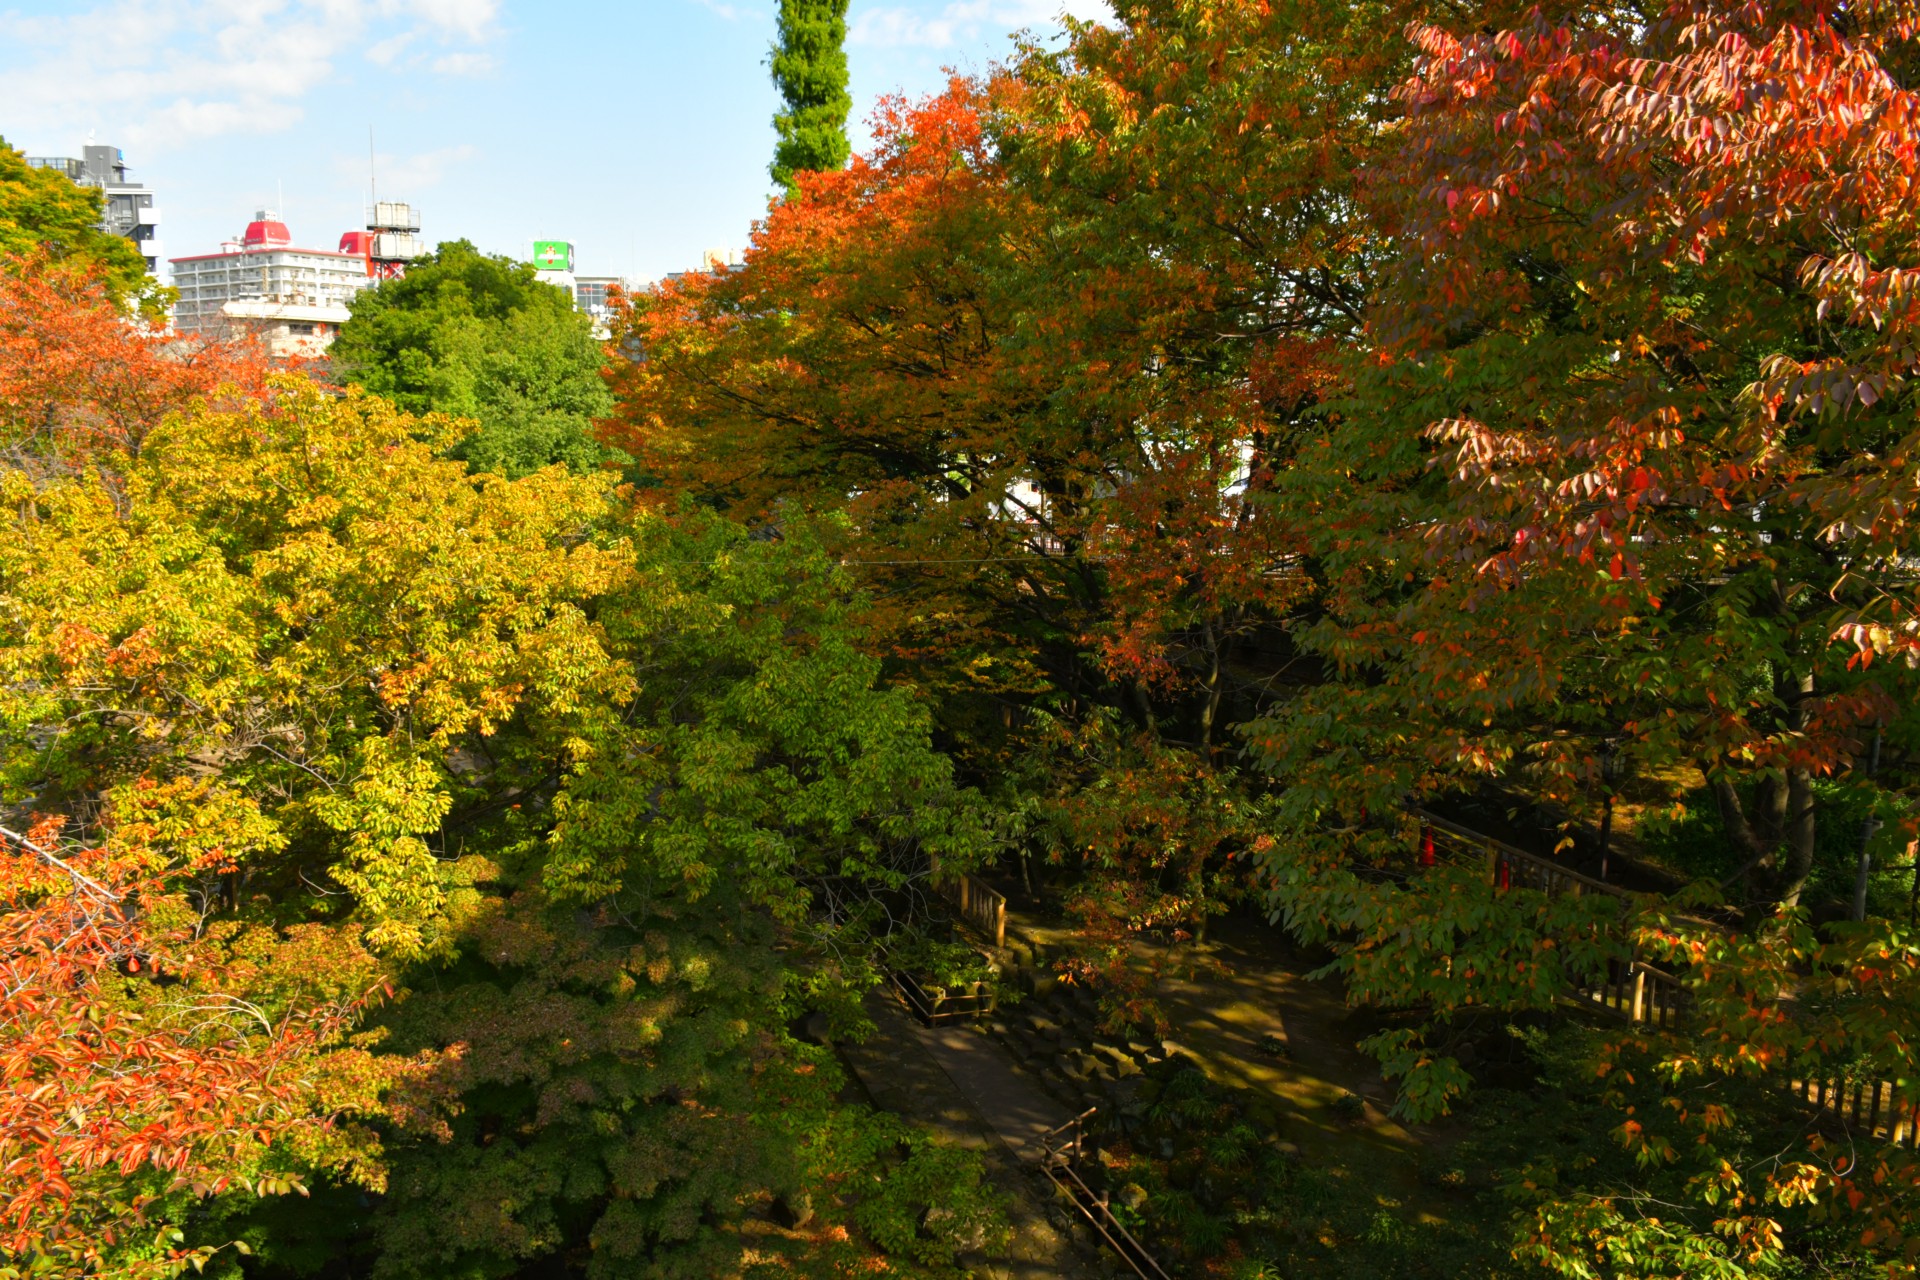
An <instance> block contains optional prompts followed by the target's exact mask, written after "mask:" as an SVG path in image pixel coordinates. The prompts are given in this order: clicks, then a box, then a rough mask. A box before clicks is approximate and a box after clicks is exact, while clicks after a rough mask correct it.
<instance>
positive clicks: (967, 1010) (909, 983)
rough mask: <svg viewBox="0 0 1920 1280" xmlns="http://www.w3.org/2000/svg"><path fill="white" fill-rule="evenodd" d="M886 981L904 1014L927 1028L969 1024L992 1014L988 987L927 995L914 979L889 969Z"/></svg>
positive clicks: (972, 985)
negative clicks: (903, 1009) (891, 985)
mask: <svg viewBox="0 0 1920 1280" xmlns="http://www.w3.org/2000/svg"><path fill="white" fill-rule="evenodd" d="M887 977H888V978H889V979H890V980H891V981H892V984H893V993H894V994H895V995H896V996H898V997H899V998H900V1003H901V1004H903V1005H905V1006H906V1007H907V1012H908V1013H911V1014H912V1015H913V1016H914V1017H916V1018H918V1019H920V1021H921V1022H923V1023H925V1024H926V1025H927V1026H929V1027H937V1026H940V1025H942V1024H944V1023H948V1022H961V1021H972V1020H973V1019H975V1018H980V1017H984V1016H986V1015H987V1014H989V1013H992V1012H993V1009H994V999H995V997H994V990H993V987H992V986H991V985H989V984H988V983H984V982H972V983H968V984H967V987H966V989H965V990H962V991H945V990H940V989H935V990H932V991H929V990H927V988H926V987H924V986H922V985H921V983H920V980H919V979H918V978H915V977H914V976H913V975H912V974H910V973H907V972H906V971H904V970H901V969H890V970H888V971H887Z"/></svg>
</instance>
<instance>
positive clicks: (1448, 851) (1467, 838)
mask: <svg viewBox="0 0 1920 1280" xmlns="http://www.w3.org/2000/svg"><path fill="white" fill-rule="evenodd" d="M1412 812H1413V816H1414V817H1416V818H1418V819H1420V860H1421V861H1422V862H1423V863H1425V864H1426V865H1429V866H1431V865H1433V863H1434V862H1436V861H1447V862H1469V861H1472V862H1478V863H1480V864H1481V865H1482V866H1484V867H1485V868H1486V869H1487V879H1488V880H1489V881H1491V882H1492V883H1493V884H1496V885H1498V886H1499V887H1500V888H1502V889H1537V890H1539V891H1540V892H1541V893H1544V894H1548V895H1550V896H1552V897H1556V898H1558V897H1565V896H1574V897H1578V896H1581V895H1584V894H1590V893H1603V894H1608V895H1610V896H1612V897H1615V898H1619V899H1621V900H1622V901H1626V900H1630V899H1631V898H1632V897H1633V895H1632V894H1630V893H1628V892H1627V891H1626V890H1625V889H1622V888H1620V887H1619V886H1618V885H1611V884H1608V883H1607V882H1606V881H1604V880H1595V879H1594V878H1593V877H1592V876H1585V875H1581V874H1580V873H1579V872H1578V871H1574V870H1572V869H1571V868H1568V867H1563V866H1561V865H1560V864H1559V863H1557V862H1555V861H1553V860H1552V859H1551V858H1543V857H1541V856H1540V855H1538V854H1535V853H1528V852H1527V851H1526V850H1525V849H1520V848H1516V847H1515V846H1513V845H1510V844H1507V843H1506V842H1505V841H1502V840H1495V839H1494V838H1493V837H1492V836H1487V835H1482V834H1480V833H1479V832H1478V831H1475V830H1473V829H1472V828H1471V827H1463V826H1461V825H1460V824H1459V823H1457V822H1449V821H1448V820H1447V819H1445V818H1443V817H1441V816H1440V815H1439V814H1437V813H1433V812H1431V811H1430V810H1427V809H1422V808H1419V807H1417V806H1412Z"/></svg>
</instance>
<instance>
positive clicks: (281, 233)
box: [240, 209, 293, 249]
mask: <svg viewBox="0 0 1920 1280" xmlns="http://www.w3.org/2000/svg"><path fill="white" fill-rule="evenodd" d="M240 243H241V244H242V245H244V246H246V247H247V248H249V249H280V248H284V247H286V246H287V245H290V244H292V243H293V233H292V232H291V231H288V230H287V224H286V223H284V222H282V221H280V219H279V218H277V217H275V216H274V214H273V211H272V210H271V209H262V210H260V212H258V213H256V214H254V215H253V221H252V222H249V223H248V224H247V230H246V234H245V235H243V236H241V237H240Z"/></svg>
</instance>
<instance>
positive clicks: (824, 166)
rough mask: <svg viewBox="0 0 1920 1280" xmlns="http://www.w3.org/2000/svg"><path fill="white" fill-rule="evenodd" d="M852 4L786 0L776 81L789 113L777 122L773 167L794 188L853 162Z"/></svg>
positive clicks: (778, 179) (840, 0)
mask: <svg viewBox="0 0 1920 1280" xmlns="http://www.w3.org/2000/svg"><path fill="white" fill-rule="evenodd" d="M846 43H847V0H780V16H779V42H778V43H777V44H775V45H774V47H773V59H772V64H771V65H772V68H773V83H774V87H775V88H777V89H778V90H780V97H781V100H782V101H784V102H785V103H786V110H784V111H781V112H780V113H778V114H777V115H775V116H774V118H773V127H774V130H775V132H777V133H778V134H779V135H780V141H779V142H778V143H777V144H776V145H775V147H774V151H773V163H772V164H771V165H770V166H768V168H769V170H770V172H771V173H772V174H773V180H774V181H775V182H777V183H779V184H780V185H781V186H782V187H784V188H786V189H787V190H788V191H792V190H794V176H795V175H796V174H798V173H801V172H804V171H831V170H834V169H838V168H840V166H842V165H844V164H845V163H846V162H847V156H848V154H849V153H850V151H851V150H852V148H851V147H850V146H849V145H848V143H847V113H848V112H849V111H850V110H852V108H853V99H852V98H851V97H849V96H848V95H847V51H846Z"/></svg>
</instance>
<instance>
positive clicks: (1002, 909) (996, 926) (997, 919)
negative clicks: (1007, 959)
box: [993, 898, 1007, 947]
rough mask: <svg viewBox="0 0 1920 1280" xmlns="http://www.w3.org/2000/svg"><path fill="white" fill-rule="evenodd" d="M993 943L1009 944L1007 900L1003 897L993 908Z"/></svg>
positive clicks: (1001, 945)
mask: <svg viewBox="0 0 1920 1280" xmlns="http://www.w3.org/2000/svg"><path fill="white" fill-rule="evenodd" d="M993 945H994V946H996V947H1004V946H1006V945H1007V900H1006V899H1005V898H1002V899H1001V900H1000V901H999V902H998V903H996V904H995V905H994V909H993Z"/></svg>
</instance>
